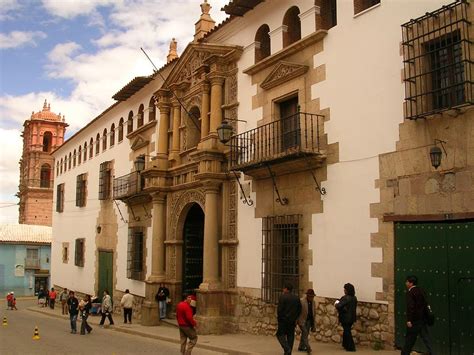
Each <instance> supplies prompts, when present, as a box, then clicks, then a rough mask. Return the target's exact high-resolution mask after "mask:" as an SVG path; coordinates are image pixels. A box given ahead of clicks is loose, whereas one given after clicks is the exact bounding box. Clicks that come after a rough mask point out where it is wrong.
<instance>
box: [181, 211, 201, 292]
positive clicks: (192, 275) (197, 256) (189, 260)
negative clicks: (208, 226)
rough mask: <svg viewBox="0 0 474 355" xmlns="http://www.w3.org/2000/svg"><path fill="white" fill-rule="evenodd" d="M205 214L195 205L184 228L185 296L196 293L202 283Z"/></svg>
mask: <svg viewBox="0 0 474 355" xmlns="http://www.w3.org/2000/svg"><path fill="white" fill-rule="evenodd" d="M203 242H204V212H203V210H202V209H201V207H200V206H199V205H198V204H197V203H195V204H193V205H192V206H191V208H190V209H189V211H188V214H187V216H186V220H185V221H184V226H183V258H182V259H183V286H182V290H183V295H185V294H189V293H194V292H195V290H196V289H197V288H199V285H200V284H201V283H202V263H203V244H204V243H203Z"/></svg>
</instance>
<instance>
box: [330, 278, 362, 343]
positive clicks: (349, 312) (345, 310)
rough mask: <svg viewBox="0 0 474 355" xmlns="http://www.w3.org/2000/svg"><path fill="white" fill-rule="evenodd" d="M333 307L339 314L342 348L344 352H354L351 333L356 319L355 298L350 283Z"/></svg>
mask: <svg viewBox="0 0 474 355" xmlns="http://www.w3.org/2000/svg"><path fill="white" fill-rule="evenodd" d="M334 306H335V307H336V309H337V311H338V312H339V322H340V323H341V325H342V329H343V333H342V346H343V347H344V349H346V351H356V348H355V344H354V339H353V338H352V333H351V329H352V325H353V324H354V323H355V321H356V319H357V315H356V311H357V297H356V296H355V288H354V285H352V284H350V283H346V284H345V285H344V296H342V297H341V298H340V299H338V300H337V301H336V302H335V303H334Z"/></svg>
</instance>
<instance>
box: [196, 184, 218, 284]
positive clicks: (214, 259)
mask: <svg viewBox="0 0 474 355" xmlns="http://www.w3.org/2000/svg"><path fill="white" fill-rule="evenodd" d="M220 185H221V183H220V182H217V181H212V180H208V181H205V182H204V186H205V187H206V190H205V193H206V200H205V201H206V202H205V208H204V209H205V211H204V214H205V220H204V260H203V282H202V284H201V285H200V286H199V289H200V290H203V291H209V290H215V289H218V288H219V286H220V285H219V273H218V271H219V221H218V215H219V214H218V208H219V206H218V198H219V193H220Z"/></svg>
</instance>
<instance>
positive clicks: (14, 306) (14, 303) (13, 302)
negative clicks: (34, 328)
mask: <svg viewBox="0 0 474 355" xmlns="http://www.w3.org/2000/svg"><path fill="white" fill-rule="evenodd" d="M11 296H12V301H11V302H12V303H11V309H12V310H15V311H18V308H16V298H15V294H14V293H13V292H12V293H11Z"/></svg>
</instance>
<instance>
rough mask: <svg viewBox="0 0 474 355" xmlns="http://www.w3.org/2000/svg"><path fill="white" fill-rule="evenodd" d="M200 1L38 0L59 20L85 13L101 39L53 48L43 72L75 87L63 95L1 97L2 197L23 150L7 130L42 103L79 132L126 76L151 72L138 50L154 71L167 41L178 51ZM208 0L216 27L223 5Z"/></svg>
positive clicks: (13, 183)
mask: <svg viewBox="0 0 474 355" xmlns="http://www.w3.org/2000/svg"><path fill="white" fill-rule="evenodd" d="M201 2H202V1H200V0H174V1H165V0H137V1H131V0H126V1H125V0H124V1H118V0H94V1H73V0H70V1H66V0H61V1H58V0H43V5H44V7H45V8H46V9H47V10H48V11H49V12H50V13H51V14H52V15H54V16H58V17H62V18H64V19H66V20H63V21H67V19H71V18H73V17H76V16H80V15H86V16H87V17H85V18H84V20H85V23H86V24H87V25H89V26H90V25H94V26H96V27H98V28H100V30H101V33H102V35H101V36H99V37H97V38H91V39H90V43H91V44H93V45H95V46H96V48H95V51H91V50H88V46H87V45H86V44H84V43H83V42H81V44H83V45H81V44H79V43H78V42H77V41H75V39H74V38H70V41H68V42H65V43H57V44H56V45H55V47H54V48H53V49H52V50H51V51H50V52H49V53H48V54H47V59H48V63H47V64H46V66H45V69H46V74H47V75H48V76H49V77H50V78H52V79H56V78H57V79H65V80H68V81H70V82H71V83H73V86H74V89H73V91H72V93H71V94H70V95H69V96H68V97H60V96H58V94H56V93H54V92H40V91H38V92H30V93H29V94H26V95H21V96H9V95H4V96H0V117H2V121H1V122H0V127H3V128H2V129H1V130H0V140H2V141H3V140H4V137H5V136H6V135H10V136H15V137H17V140H14V142H12V143H9V148H8V150H4V155H5V157H4V156H2V158H1V159H2V160H1V161H2V162H3V161H6V160H9V161H10V162H12V163H13V165H8V166H7V165H5V170H4V171H5V172H6V173H7V178H6V179H5V182H4V181H3V180H4V179H3V178H2V181H0V190H1V192H2V195H3V194H6V195H8V196H13V195H14V194H15V193H16V191H17V185H18V165H17V164H18V160H19V154H20V153H21V149H22V146H21V142H20V143H19V142H18V139H19V131H17V132H13V128H15V129H17V130H18V129H20V130H21V128H19V127H21V125H22V124H23V122H24V121H25V120H26V119H28V118H29V117H30V116H31V111H32V110H34V111H35V112H37V111H39V110H41V109H42V107H43V102H44V100H45V99H47V100H48V102H50V103H51V110H52V111H53V112H55V113H60V112H61V113H62V114H65V115H66V122H67V123H68V124H69V127H68V129H67V130H68V132H69V134H68V135H70V134H71V133H73V132H75V131H77V130H78V129H80V128H82V127H83V126H84V125H86V124H87V123H88V122H89V121H90V120H92V119H93V118H95V117H96V116H97V115H99V114H100V113H101V112H102V111H103V110H105V109H106V108H107V107H108V106H110V105H111V104H112V103H113V100H112V99H111V96H112V95H113V94H115V93H116V92H117V91H119V90H120V89H121V88H122V87H123V86H124V85H125V84H127V83H128V82H129V81H130V80H131V79H132V78H134V77H135V76H139V75H149V74H151V73H152V71H153V68H152V66H151V64H150V63H149V62H148V60H147V59H146V57H145V56H144V55H143V53H142V52H141V51H140V47H143V48H144V49H145V50H146V51H147V53H148V54H149V55H150V57H151V58H152V60H153V61H154V62H155V64H156V66H158V67H160V66H162V65H163V64H164V63H165V61H166V55H167V54H168V49H169V42H170V40H171V38H173V37H174V38H176V39H177V41H178V51H179V52H182V51H183V50H184V48H185V46H186V45H187V43H188V42H189V41H191V40H192V39H193V34H194V23H195V22H196V21H197V20H198V19H199V15H200V14H201V9H200V7H199V4H200V3H201ZM208 2H209V3H210V4H211V5H212V6H213V9H212V10H211V16H212V17H213V19H214V20H215V21H216V23H219V22H221V21H222V20H224V18H225V17H226V15H225V14H224V13H222V12H220V11H219V10H220V8H221V7H222V6H223V5H225V4H226V3H227V2H228V0H209V1H208ZM101 6H109V8H108V9H107V10H108V11H103V12H100V13H99V11H98V10H97V9H98V8H99V7H101ZM49 20H50V19H48V18H46V19H45V21H49ZM51 37H52V35H51ZM42 59H44V57H43V58H42ZM32 85H34V84H32ZM32 88H34V86H32ZM2 164H3V163H2ZM2 166H3V165H2ZM0 196H1V195H0ZM0 200H1V198H0ZM0 202H2V201H0ZM5 210H12V211H13V212H15V211H17V209H15V208H4V209H1V210H0V215H1V213H3V212H5ZM0 221H1V218H0Z"/></svg>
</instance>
